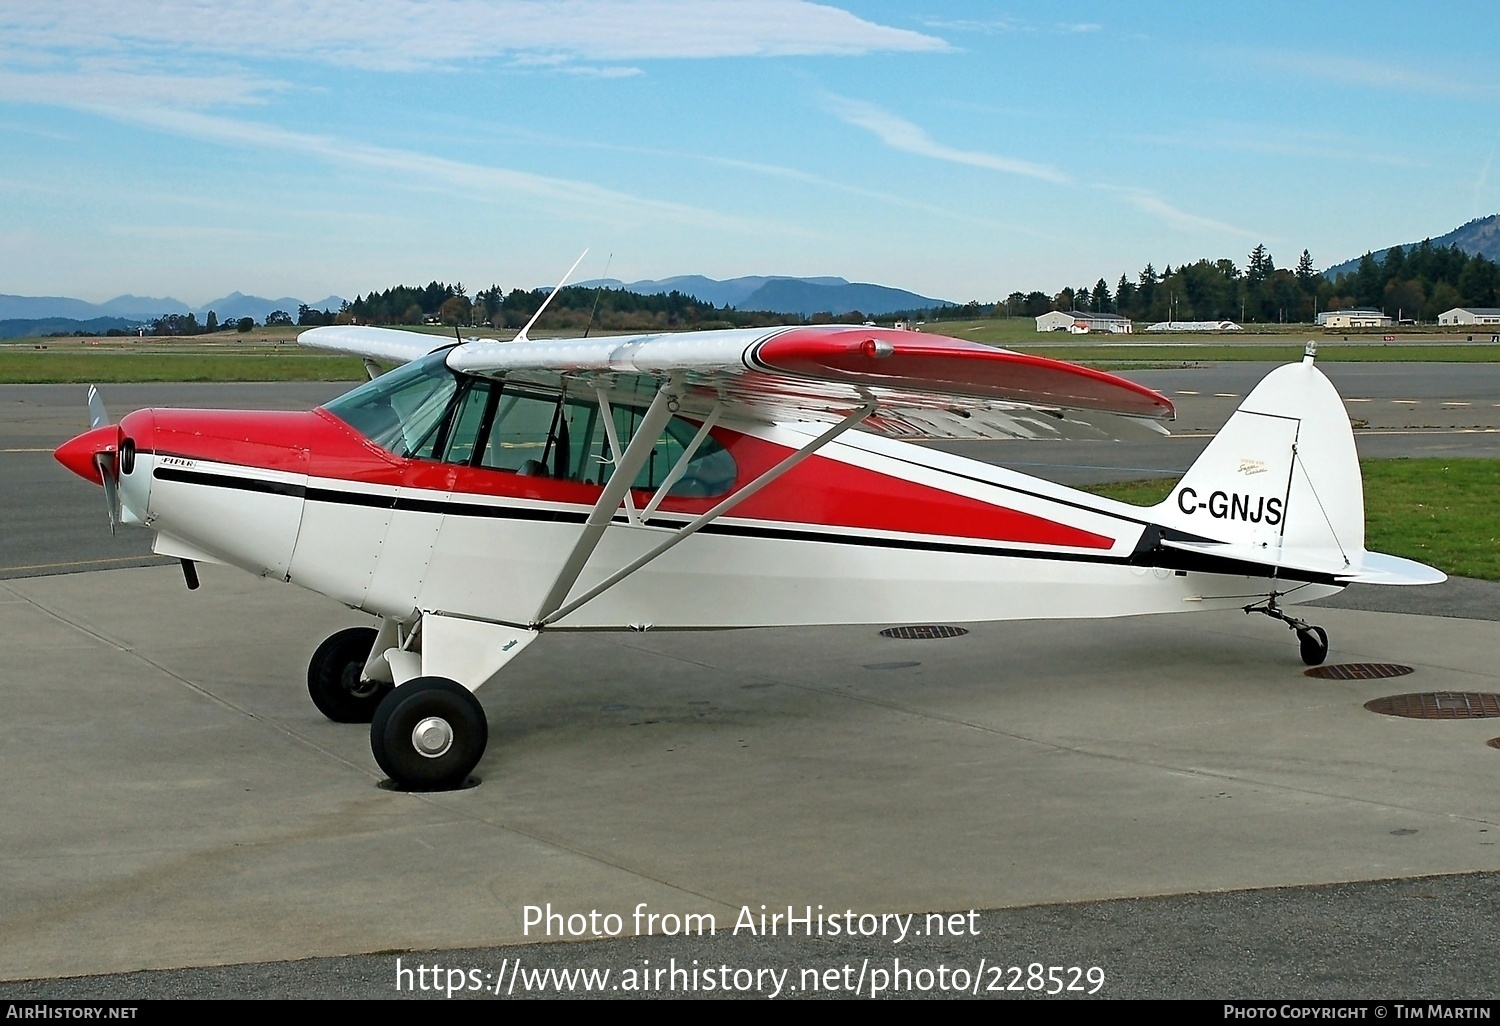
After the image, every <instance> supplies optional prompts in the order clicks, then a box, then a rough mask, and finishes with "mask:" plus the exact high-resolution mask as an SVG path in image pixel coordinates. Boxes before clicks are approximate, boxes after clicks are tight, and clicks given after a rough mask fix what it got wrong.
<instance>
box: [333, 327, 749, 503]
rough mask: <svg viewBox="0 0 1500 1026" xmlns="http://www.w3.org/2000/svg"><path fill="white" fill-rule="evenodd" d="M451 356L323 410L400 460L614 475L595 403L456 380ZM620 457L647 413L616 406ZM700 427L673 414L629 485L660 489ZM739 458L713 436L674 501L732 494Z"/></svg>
mask: <svg viewBox="0 0 1500 1026" xmlns="http://www.w3.org/2000/svg"><path fill="white" fill-rule="evenodd" d="M446 359H447V353H446V352H438V353H433V354H431V355H430V356H427V357H424V358H422V359H421V360H416V361H413V362H412V363H409V364H407V365H406V366H404V367H401V368H398V369H397V370H394V371H391V372H390V373H389V374H383V375H381V376H380V377H378V378H376V379H375V380H374V381H371V382H368V383H367V384H364V385H361V386H360V387H359V388H356V389H355V390H354V391H352V392H350V393H348V394H347V395H344V396H341V397H340V398H338V399H335V400H334V401H333V402H331V403H328V404H327V406H326V407H325V409H327V410H328V411H329V412H330V413H333V414H334V415H335V416H337V417H338V418H339V419H341V420H343V421H344V422H345V423H347V424H349V426H350V427H352V428H354V429H355V430H356V431H358V432H360V433H361V434H363V435H364V436H365V437H367V438H368V439H369V440H370V441H372V442H374V443H375V444H376V445H378V446H380V447H381V448H383V449H387V450H389V451H390V452H393V453H395V454H396V455H398V456H403V457H407V458H410V459H422V460H441V461H443V462H447V463H458V464H464V465H467V466H472V467H481V468H485V469H489V470H499V471H508V472H510V473H513V474H522V475H527V476H534V477H548V478H553V479H556V480H565V481H573V482H576V483H579V484H586V485H595V486H602V485H604V484H606V483H607V482H608V481H609V479H610V476H611V475H612V474H613V473H614V466H615V463H614V461H615V454H614V453H613V452H611V450H610V444H609V436H608V433H607V432H606V431H605V428H604V418H603V416H602V412H603V411H602V409H601V408H600V405H599V403H598V402H596V401H592V400H586V399H574V398H567V397H565V396H560V395H559V394H558V393H556V392H552V393H548V392H545V391H541V390H536V391H532V390H530V389H529V388H527V387H526V386H513V385H507V384H506V383H505V382H503V381H495V380H491V379H488V378H471V377H460V376H458V375H455V374H454V373H453V372H452V371H450V370H449V369H448V367H447V365H446V363H445V361H446ZM610 413H611V415H612V418H613V420H614V428H615V437H616V438H617V439H618V440H619V444H620V448H621V451H622V452H623V451H624V448H625V447H626V446H628V445H629V444H630V441H631V439H632V438H633V437H634V436H635V432H636V429H637V428H638V427H639V426H640V421H641V417H642V416H643V414H644V410H642V409H639V408H636V407H633V406H628V405H624V404H620V405H613V406H611V407H610ZM697 432H698V425H697V424H694V423H693V422H692V421H688V420H683V419H682V418H680V417H673V418H672V419H671V420H669V421H668V422H667V425H666V427H665V428H663V429H662V433H661V436H660V437H659V438H658V439H657V441H656V444H655V445H654V446H652V449H651V452H650V454H649V455H648V456H647V458H646V463H645V465H643V466H642V467H641V469H640V471H639V473H637V474H636V478H635V481H634V482H632V485H631V487H633V488H636V489H641V490H644V491H653V490H655V489H657V488H659V487H661V485H662V483H663V482H664V481H665V480H666V478H667V475H668V474H670V473H671V471H672V468H673V467H674V466H675V465H676V464H677V461H678V460H679V459H680V458H681V456H682V454H683V453H684V452H685V451H686V450H687V447H688V446H689V445H691V444H692V441H693V438H694V437H695V436H696V435H697ZM736 473H737V468H736V466H735V462H734V457H733V456H731V455H730V454H729V453H728V452H727V451H726V450H725V449H724V447H723V446H722V445H720V444H719V443H718V442H716V441H715V440H714V439H713V438H712V437H711V436H709V437H705V438H704V439H703V441H702V442H701V443H700V444H699V446H698V448H697V450H696V451H695V452H694V453H693V458H692V459H691V460H690V461H689V462H688V464H687V467H686V468H685V470H684V472H683V474H682V476H681V477H679V478H678V480H677V481H675V482H674V483H673V485H672V488H671V491H670V493H669V494H671V495H676V496H681V497H684V498H708V497H712V496H718V495H724V494H726V493H728V492H729V490H730V489H731V488H733V487H734V481H735V476H736Z"/></svg>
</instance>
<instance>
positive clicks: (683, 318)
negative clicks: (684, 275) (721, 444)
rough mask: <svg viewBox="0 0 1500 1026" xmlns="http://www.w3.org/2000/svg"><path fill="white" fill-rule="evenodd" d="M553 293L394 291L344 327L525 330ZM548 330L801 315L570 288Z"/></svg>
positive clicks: (342, 318)
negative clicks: (397, 326)
mask: <svg viewBox="0 0 1500 1026" xmlns="http://www.w3.org/2000/svg"><path fill="white" fill-rule="evenodd" d="M552 291H553V290H552V289H548V288H537V289H531V290H529V291H528V290H524V289H511V290H510V291H509V292H506V291H505V290H503V289H502V288H500V286H498V285H491V286H490V287H489V288H487V289H483V290H481V291H479V292H477V293H475V294H474V296H473V297H472V298H471V297H470V296H469V294H468V290H467V289H465V288H464V286H463V283H462V282H459V283H456V284H453V285H448V284H445V283H442V282H436V281H434V282H431V283H429V284H428V285H426V286H425V287H413V286H408V285H397V286H395V287H393V288H389V289H386V290H385V291H383V292H371V293H369V294H368V295H361V296H359V297H357V298H356V299H355V300H354V301H353V302H352V303H346V304H345V305H344V308H343V309H342V310H340V311H339V313H338V315H337V317H336V321H337V323H341V324H425V323H432V324H445V325H448V326H450V327H451V326H477V325H487V326H488V327H491V328H516V329H519V328H522V327H524V326H525V325H526V323H527V322H528V321H529V320H531V318H532V316H533V315H535V314H536V312H537V310H538V309H540V308H541V305H542V303H543V302H544V301H545V300H546V299H547V296H548V295H549V294H550V293H551V292H552ZM543 319H544V321H545V323H546V326H547V330H549V331H557V330H569V331H578V332H580V333H581V332H583V331H587V330H590V329H591V328H597V329H601V330H604V331H681V330H690V329H708V328H736V327H759V326H764V325H770V324H798V323H801V322H802V320H803V318H801V317H800V316H798V315H797V314H777V313H767V312H765V311H745V310H734V309H731V308H730V307H727V306H723V307H716V306H714V305H713V304H712V303H709V302H705V301H703V300H701V299H697V298H695V297H693V296H688V295H684V294H683V293H681V292H675V291H674V292H668V293H665V294H654V295H644V294H641V293H638V292H629V291H626V290H624V289H610V288H598V287H594V288H589V287H585V286H577V285H570V286H567V287H565V288H563V289H561V290H560V291H558V293H557V295H556V297H555V298H554V299H553V300H552V302H551V304H550V305H549V306H548V307H547V312H546V313H545V314H544V315H543Z"/></svg>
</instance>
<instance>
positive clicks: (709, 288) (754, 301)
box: [579, 274, 952, 316]
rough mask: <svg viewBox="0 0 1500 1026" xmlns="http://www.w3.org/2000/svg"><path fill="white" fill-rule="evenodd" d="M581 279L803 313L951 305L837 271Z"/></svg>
mask: <svg viewBox="0 0 1500 1026" xmlns="http://www.w3.org/2000/svg"><path fill="white" fill-rule="evenodd" d="M579 284H580V285H581V286H584V287H597V286H600V285H602V286H604V287H605V288H612V289H628V290H629V291H631V292H639V293H641V294H642V295H647V296H650V295H656V294H665V293H668V292H681V293H682V294H683V295H685V296H692V297H693V298H695V299H699V300H702V301H703V302H705V303H712V304H714V305H715V306H732V307H734V308H735V309H738V310H769V311H771V312H772V313H795V314H802V315H804V316H811V315H812V314H815V313H834V314H839V313H848V312H849V311H851V310H859V311H861V312H862V313H867V314H887V313H892V312H894V311H896V310H916V309H925V308H928V307H934V306H951V305H952V304H951V303H950V302H949V301H948V300H946V299H929V298H928V297H926V296H919V295H917V294H916V293H915V292H907V291H906V290H905V289H894V288H890V287H888V286H885V285H866V284H859V283H851V282H850V281H848V280H847V279H845V278H834V277H814V278H790V277H783V276H780V275H751V276H747V277H744V278H730V279H728V280H727V281H719V280H717V279H714V278H705V277H703V276H702V275H700V274H684V275H679V276H678V277H675V278H662V279H660V280H658V281H650V280H648V281H633V282H623V281H620V280H619V279H618V278H596V279H595V280H593V281H585V282H580V283H579Z"/></svg>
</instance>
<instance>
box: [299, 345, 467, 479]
mask: <svg viewBox="0 0 1500 1026" xmlns="http://www.w3.org/2000/svg"><path fill="white" fill-rule="evenodd" d="M447 359H448V352H447V350H442V351H440V352H436V353H432V354H430V355H428V356H424V357H423V358H422V359H420V360H414V361H412V362H411V363H408V364H407V365H405V366H404V367H398V368H397V369H396V370H393V371H391V372H390V373H389V374H382V375H381V376H380V377H378V378H376V379H375V380H374V381H371V382H368V383H367V384H364V385H361V386H360V387H358V388H356V389H355V390H354V391H352V392H350V393H348V394H346V395H342V396H340V397H339V398H337V399H335V400H333V402H331V403H329V404H327V405H326V406H325V407H324V409H326V410H327V411H328V412H329V413H332V414H333V415H334V416H336V417H338V418H339V419H340V420H342V421H343V422H344V423H346V424H348V425H349V426H350V427H352V428H353V429H354V430H356V431H358V432H359V433H360V434H362V435H364V436H365V437H366V438H368V439H369V440H370V441H372V442H374V443H375V444H376V445H378V446H380V447H381V448H382V449H388V450H390V451H391V452H393V453H395V454H396V455H398V456H413V455H417V454H418V453H420V452H421V450H422V448H423V445H424V443H426V442H427V441H428V440H429V439H430V438H432V437H433V436H434V435H435V434H436V433H437V429H438V427H439V426H440V425H441V424H442V423H443V417H444V414H446V413H447V412H448V404H449V402H450V401H452V399H453V395H454V393H455V392H457V391H458V378H457V377H455V376H454V374H453V372H452V371H450V370H449V369H448V365H447V362H446V361H447Z"/></svg>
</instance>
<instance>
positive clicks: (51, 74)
mask: <svg viewBox="0 0 1500 1026" xmlns="http://www.w3.org/2000/svg"><path fill="white" fill-rule="evenodd" d="M285 88H286V83H284V82H279V81H277V80H275V79H269V78H258V77H254V76H250V75H243V74H239V73H237V72H229V73H227V74H220V75H202V74H176V73H168V72H163V71H159V70H154V69H148V68H143V67H131V66H128V65H125V64H123V63H122V62H118V61H114V60H108V61H106V60H100V59H91V60H86V61H82V62H79V64H78V66H77V67H75V68H74V69H72V70H67V71H54V70H48V71H29V72H16V71H8V70H0V101H11V102H19V103H43V104H53V105H57V106H60V107H90V106H96V105H105V104H107V105H111V106H122V105H123V106H135V105H141V106H158V105H168V106H173V107H187V108H206V107H218V106H223V105H225V104H254V103H263V102H265V98H266V94H267V93H272V92H277V91H280V90H282V89H285Z"/></svg>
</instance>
